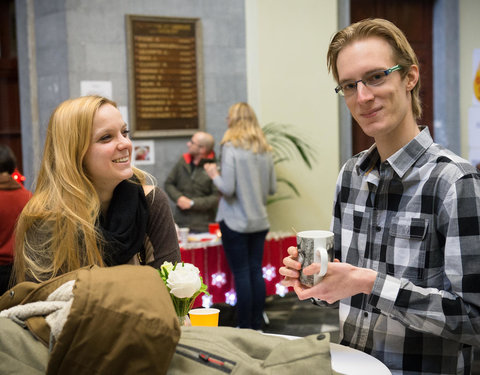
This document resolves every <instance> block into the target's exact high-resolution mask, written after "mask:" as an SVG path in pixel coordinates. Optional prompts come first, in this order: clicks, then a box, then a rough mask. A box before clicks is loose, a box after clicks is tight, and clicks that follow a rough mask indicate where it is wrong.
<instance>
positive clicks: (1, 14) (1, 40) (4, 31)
mask: <svg viewBox="0 0 480 375" xmlns="http://www.w3.org/2000/svg"><path fill="white" fill-rule="evenodd" d="M15 27H16V25H15V0H0V142H1V143H4V144H7V145H8V146H10V148H11V149H12V150H13V152H14V153H15V156H16V157H17V166H18V170H19V171H20V173H22V171H23V163H22V134H21V126H20V100H19V92H18V63H17V38H16V29H15Z"/></svg>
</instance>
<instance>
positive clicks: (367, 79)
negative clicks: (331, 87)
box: [335, 65, 402, 97]
mask: <svg viewBox="0 0 480 375" xmlns="http://www.w3.org/2000/svg"><path fill="white" fill-rule="evenodd" d="M400 69H402V67H401V66H400V65H395V66H392V67H391V68H389V69H387V70H377V71H375V72H370V73H367V74H365V75H364V76H363V78H362V79H359V80H358V81H345V82H342V83H340V84H339V85H338V86H337V87H335V92H336V93H337V94H340V95H342V96H345V97H349V96H352V95H355V94H356V93H357V86H358V83H359V82H362V83H363V84H364V85H365V86H380V85H381V84H382V83H384V82H385V81H386V80H387V76H388V75H389V74H390V73H393V72H395V71H396V70H400Z"/></svg>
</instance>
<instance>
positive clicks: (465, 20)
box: [459, 0, 480, 160]
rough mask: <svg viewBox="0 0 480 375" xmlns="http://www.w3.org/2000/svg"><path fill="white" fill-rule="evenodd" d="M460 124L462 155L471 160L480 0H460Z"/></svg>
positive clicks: (479, 40)
mask: <svg viewBox="0 0 480 375" xmlns="http://www.w3.org/2000/svg"><path fill="white" fill-rule="evenodd" d="M459 8H460V9H459V14H460V22H459V24H460V38H459V39H460V66H459V68H460V74H459V76H460V124H461V147H462V156H463V157H464V158H465V159H467V160H469V144H468V136H469V135H468V110H469V108H470V106H471V105H472V95H473V75H472V74H473V72H472V54H473V50H474V49H479V48H480V30H479V25H480V21H479V16H480V1H478V0H460V2H459Z"/></svg>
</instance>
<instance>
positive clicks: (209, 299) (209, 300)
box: [202, 294, 213, 308]
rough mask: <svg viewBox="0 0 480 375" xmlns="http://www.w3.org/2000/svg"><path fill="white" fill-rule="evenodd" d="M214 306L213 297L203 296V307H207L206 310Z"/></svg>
mask: <svg viewBox="0 0 480 375" xmlns="http://www.w3.org/2000/svg"><path fill="white" fill-rule="evenodd" d="M212 305H213V301H212V295H211V294H210V295H208V296H207V295H206V294H204V295H203V296H202V306H203V307H205V308H209V307H210V306H212Z"/></svg>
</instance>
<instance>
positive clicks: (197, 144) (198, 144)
mask: <svg viewBox="0 0 480 375" xmlns="http://www.w3.org/2000/svg"><path fill="white" fill-rule="evenodd" d="M189 142H190V143H191V144H192V145H195V146H198V147H203V145H201V144H200V143H197V142H195V141H194V140H193V138H191V139H190V140H189Z"/></svg>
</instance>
